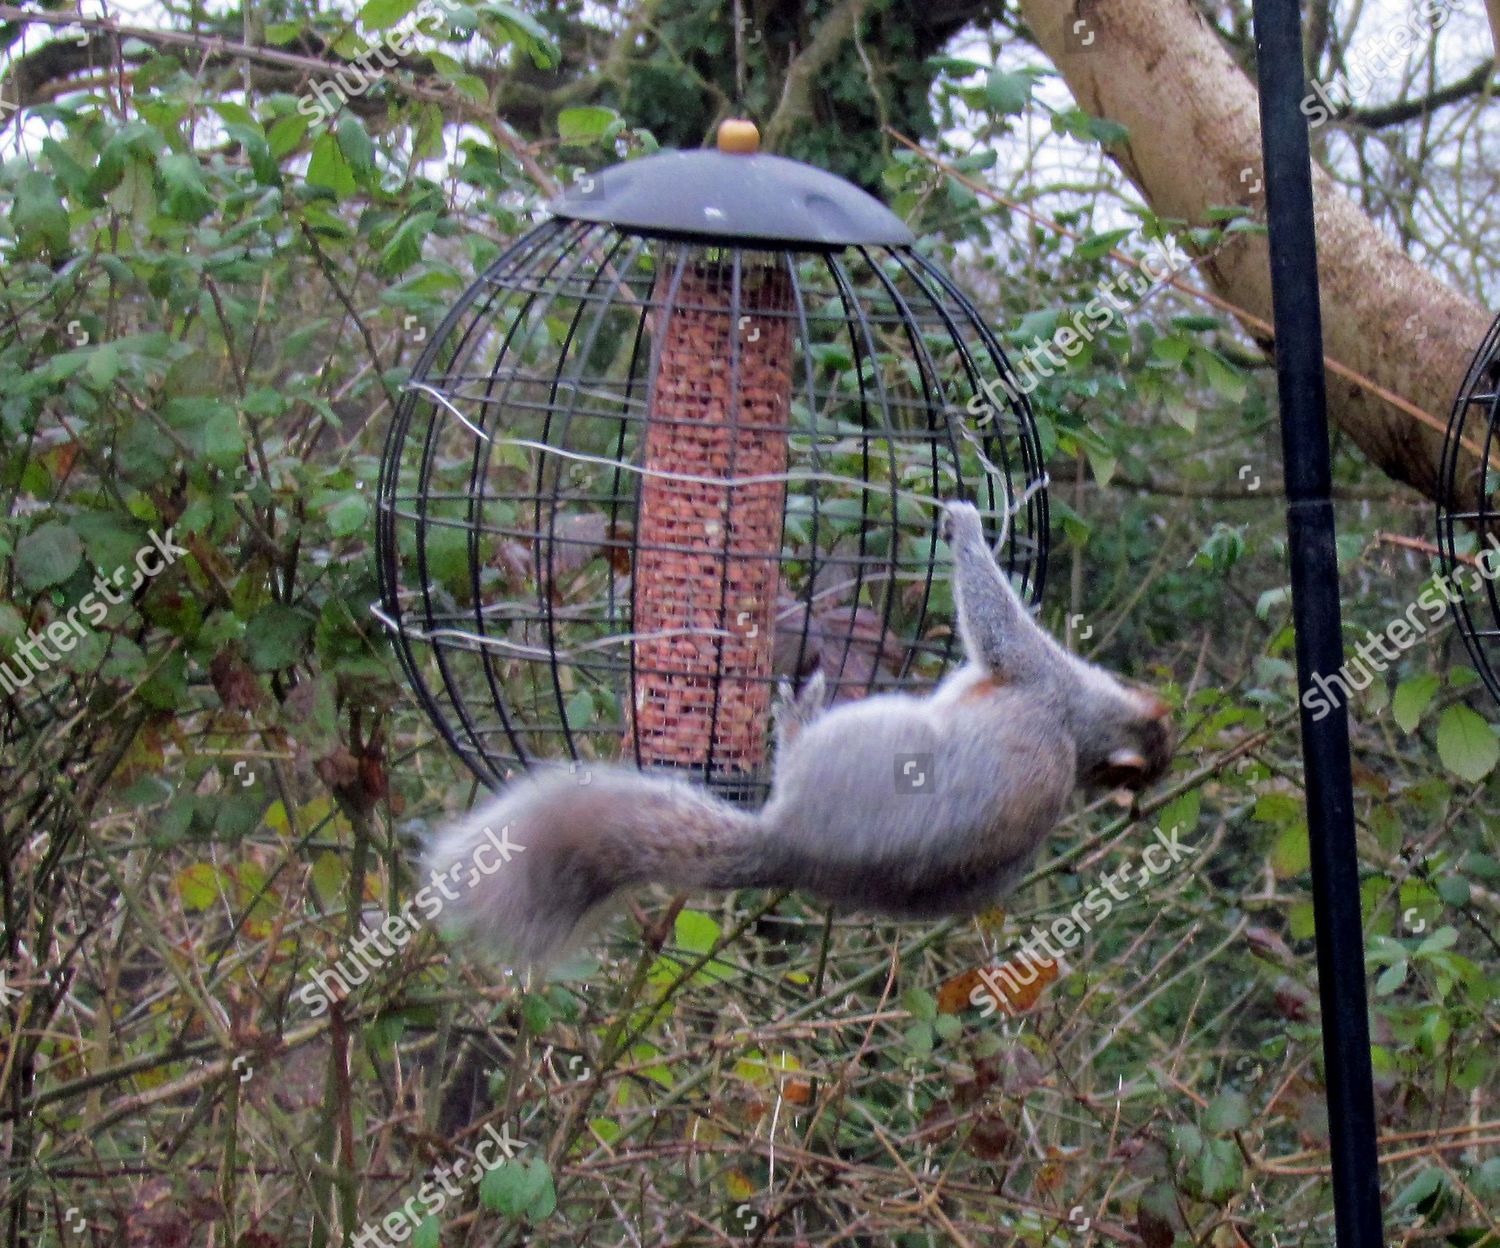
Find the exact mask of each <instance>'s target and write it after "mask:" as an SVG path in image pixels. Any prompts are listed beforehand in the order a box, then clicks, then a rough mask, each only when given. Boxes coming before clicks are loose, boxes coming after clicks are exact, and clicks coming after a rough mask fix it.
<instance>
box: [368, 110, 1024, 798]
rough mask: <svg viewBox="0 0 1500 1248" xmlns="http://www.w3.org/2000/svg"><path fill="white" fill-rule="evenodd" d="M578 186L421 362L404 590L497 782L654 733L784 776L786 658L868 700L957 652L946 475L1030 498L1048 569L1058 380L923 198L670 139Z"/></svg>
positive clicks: (390, 617)
mask: <svg viewBox="0 0 1500 1248" xmlns="http://www.w3.org/2000/svg"><path fill="white" fill-rule="evenodd" d="M740 124H741V125H743V124H744V123H740ZM720 147H721V149H726V143H725V138H724V131H721V138H720ZM550 210H551V216H550V219H548V220H547V221H545V222H544V223H543V224H541V225H539V226H537V227H536V228H535V229H533V230H531V231H530V232H529V233H527V234H526V235H524V236H523V237H522V238H520V239H519V240H518V241H516V242H515V243H514V244H513V245H512V246H511V247H509V248H508V249H507V250H506V251H505V252H504V253H503V254H502V255H501V256H500V258H499V259H497V260H496V261H495V262H494V263H493V264H492V265H491V266H490V267H489V269H488V270H487V271H486V272H485V273H484V274H483V275H482V276H481V277H480V278H479V279H478V280H477V281H476V282H475V283H474V284H473V285H472V286H471V287H470V288H469V289H468V290H467V291H466V292H465V293H464V295H463V296H462V297H461V298H460V299H459V301H458V303H457V305H456V306H455V307H454V308H453V310H452V311H451V312H450V313H449V314H448V316H447V318H446V319H445V320H444V322H443V323H442V325H441V327H440V328H439V330H438V332H437V333H436V334H435V335H434V337H433V339H432V341H431V342H430V343H429V344H428V346H427V348H426V350H425V352H424V353H423V355H422V356H421V358H420V359H419V361H418V363H417V365H416V367H415V369H414V372H413V374H412V377H411V378H410V381H409V383H408V386H407V389H406V392H405V394H404V395H403V398H402V401H401V403H400V406H399V408H398V410H397V413H396V416H395V420H394V423H393V425H392V428H391V430H390V434H389V437H388V440H387V443H386V447H385V456H384V461H383V465H382V472H381V480H380V486H379V498H378V510H377V559H378V564H379V575H380V593H381V597H380V602H379V603H378V605H377V606H376V607H375V610H376V613H377V614H378V615H379V616H380V618H381V619H382V620H383V622H384V623H385V625H386V626H387V627H388V628H389V630H390V631H391V633H392V635H393V637H394V639H395V643H396V648H397V651H398V653H399V654H400V657H401V662H402V664H403V666H404V668H405V672H406V675H407V677H408V678H409V680H410V682H411V684H412V687H413V689H414V690H415V691H416V693H417V695H418V697H419V698H420V700H421V702H422V704H423V706H424V707H425V709H426V711H427V712H428V714H429V715H430V716H431V719H432V721H433V723H434V724H435V725H436V726H437V728H438V729H439V731H440V732H441V733H442V735H443V736H444V738H446V740H447V741H448V742H449V744H450V745H451V746H452V747H453V748H454V749H455V750H456V751H457V752H458V754H459V755H460V757H462V759H463V760H464V762H465V763H466V764H468V766H469V767H470V768H471V769H472V770H473V771H474V773H475V774H476V775H477V776H478V777H479V779H480V780H481V781H483V782H484V783H485V784H487V785H489V786H491V787H495V786H497V785H499V784H500V783H502V782H503V781H505V780H506V779H507V778H509V777H510V776H511V775H512V774H514V772H515V771H516V770H517V769H518V768H522V767H526V766H529V765H531V764H532V763H533V762H536V761H539V760H566V759H573V760H580V761H585V760H590V759H622V760H626V761H631V762H634V763H635V764H637V765H639V766H642V767H671V768H676V769H680V770H683V771H685V772H687V773H689V774H691V775H692V776H693V777H694V778H696V779H699V780H701V781H702V782H704V783H706V784H708V785H710V786H711V787H713V788H715V789H716V790H718V791H719V792H721V794H723V795H725V796H728V797H730V798H732V799H734V800H740V801H745V802H754V801H758V800H760V799H762V798H763V797H764V796H765V793H766V790H767V787H768V786H767V780H768V772H767V763H768V757H767V755H768V752H769V738H770V734H769V723H770V719H771V711H772V701H773V694H774V686H775V685H776V684H777V682H779V681H783V680H785V681H788V682H790V683H791V684H792V685H794V686H800V684H801V683H802V682H803V681H805V680H806V679H808V678H810V677H811V676H812V675H813V674H814V673H815V672H822V673H824V675H825V677H826V679H827V682H828V685H829V689H830V696H831V697H832V698H833V699H847V698H855V697H862V696H865V695H867V694H869V693H873V692H877V691H887V690H895V689H904V688H913V687H917V686H921V685H925V684H927V683H928V682H930V681H932V680H933V679H935V678H936V677H937V676H938V675H940V674H941V672H942V671H943V669H944V668H945V667H946V666H947V665H948V664H949V663H950V662H951V661H952V659H953V658H954V657H955V655H956V654H957V650H958V644H957V639H956V637H955V636H954V633H953V630H952V628H951V617H950V608H951V599H950V597H949V592H948V585H947V579H946V573H945V572H944V571H943V570H942V569H941V568H940V565H939V564H938V561H937V557H938V544H939V529H938V516H939V510H938V507H937V503H938V501H939V500H941V499H948V498H954V497H966V498H970V499H974V500H975V501H977V502H978V503H979V505H980V506H981V508H982V509H985V510H988V511H989V512H991V513H992V515H993V516H994V517H995V523H997V524H998V517H999V516H1000V514H1001V513H1002V512H1003V510H1004V509H1005V508H1006V506H1007V503H1008V501H1009V499H1010V498H1022V497H1023V496H1025V498H1026V501H1025V502H1024V504H1023V505H1022V506H1021V508H1020V509H1019V511H1018V513H1017V515H1016V517H1015V519H1014V521H1013V523H1012V524H1011V526H1010V531H1009V537H1008V541H1007V545H1006V548H1005V550H1004V551H1003V552H1002V558H1003V561H1004V563H1005V566H1006V567H1007V568H1008V570H1009V571H1010V572H1011V573H1012V574H1013V575H1014V576H1015V577H1017V578H1019V581H1020V583H1021V585H1022V588H1023V590H1024V592H1026V593H1028V594H1030V595H1031V596H1032V597H1033V598H1035V597H1037V596H1039V595H1040V592H1041V587H1042V580H1043V575H1044V570H1045V564H1046V536H1047V500H1046V494H1045V490H1044V489H1043V488H1039V487H1040V486H1041V484H1042V483H1041V481H1040V478H1041V474H1042V457H1041V446H1040V444H1039V440H1038V435H1037V429H1036V426H1035V423H1034V421H1033V418H1032V414H1031V411H1030V408H1029V406H1028V404H1027V401H1026V399H1025V396H1024V395H1023V394H1022V393H1021V392H1020V390H1019V387H1018V386H1017V385H1016V382H1015V378H1014V375H1013V373H1012V371H1011V369H1010V366H1009V364H1008V362H1007V360H1006V356H1005V353H1004V351H1003V350H1002V348H1001V345H1000V342H999V340H998V339H997V338H996V336H995V335H994V334H993V333H992V332H991V330H990V329H989V328H988V326H987V325H986V324H985V322H984V320H983V318H982V317H981V316H980V314H979V313H978V311H977V310H976V309H975V307H974V305H973V304H972V303H971V302H970V301H969V299H968V298H967V297H966V296H965V295H964V294H963V292H962V291H960V290H959V288H958V287H957V286H956V285H955V284H954V283H953V281H952V280H951V279H950V278H949V277H948V276H947V275H946V274H945V273H944V271H943V270H942V269H941V268H940V267H939V266H938V265H936V264H935V263H934V262H933V261H932V260H931V259H930V258H929V257H928V256H927V255H925V254H924V252H923V250H922V248H921V247H920V246H919V245H918V244H917V243H916V241H915V240H914V238H913V237H912V235H911V233H910V231H909V230H908V229H907V227H906V226H905V225H904V224H903V223H902V222H901V221H900V220H899V218H897V217H895V216H894V215H893V214H892V213H890V212H889V211H888V210H887V209H885V208H884V207H883V206H882V205H880V204H879V203H878V202H877V201H876V200H874V199H873V198H871V197H870V196H868V195H866V194H865V193H864V192H863V191H861V190H859V189H858V188H856V187H853V186H851V185H850V184H848V183H846V182H843V181H842V180H840V179H838V178H835V177H833V176H832V175H830V174H827V173H824V172H822V171H819V170H817V169H814V168H812V167H811V166H807V165H803V164H800V163H797V162H794V161H789V160H784V159H781V158H779V157H775V156H768V155H757V154H747V153H744V152H735V151H734V150H733V144H732V143H731V144H729V145H728V147H727V149H726V150H720V151H701V152H672V153H663V154H661V155H658V156H652V157H647V158H644V159H641V160H637V161H632V162H628V163H626V164H624V165H619V166H615V167H613V168H611V169H606V170H604V171H603V172H601V173H597V174H594V175H592V176H591V177H588V178H585V179H583V180H582V181H581V182H580V183H579V184H578V186H576V187H575V188H574V189H573V190H572V191H570V192H569V193H568V194H566V195H564V196H562V197H561V198H559V199H558V200H556V201H554V203H553V204H552V205H550ZM1028 489H1030V491H1031V492H1030V494H1029V496H1027V495H1026V492H1027V490H1028Z"/></svg>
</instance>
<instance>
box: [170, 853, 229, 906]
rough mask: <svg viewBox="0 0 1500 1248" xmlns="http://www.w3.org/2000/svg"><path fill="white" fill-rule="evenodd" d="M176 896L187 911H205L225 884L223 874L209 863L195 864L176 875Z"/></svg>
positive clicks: (216, 898)
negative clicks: (180, 899)
mask: <svg viewBox="0 0 1500 1248" xmlns="http://www.w3.org/2000/svg"><path fill="white" fill-rule="evenodd" d="M175 882H176V885H177V895H178V896H179V897H181V898H182V904H183V905H184V906H186V907H187V908H188V909H189V910H207V909H208V908H209V906H211V905H213V904H214V902H215V901H217V900H218V898H219V891H220V889H221V888H222V887H223V885H224V884H225V883H226V880H225V877H224V873H223V872H222V871H220V870H219V868H218V867H216V866H214V864H213V863H211V862H195V863H194V864H193V865H192V866H190V867H184V868H183V869H182V870H181V871H179V872H178V873H177V879H176V881H175Z"/></svg>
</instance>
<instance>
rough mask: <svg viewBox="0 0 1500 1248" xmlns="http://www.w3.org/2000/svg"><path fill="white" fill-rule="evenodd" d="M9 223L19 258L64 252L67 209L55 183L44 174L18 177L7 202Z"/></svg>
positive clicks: (67, 231)
mask: <svg viewBox="0 0 1500 1248" xmlns="http://www.w3.org/2000/svg"><path fill="white" fill-rule="evenodd" d="M10 220H11V224H12V225H13V226H14V227H15V230H16V238H17V239H18V240H19V242H20V251H21V254H22V255H26V256H35V255H38V254H39V253H41V252H47V253H48V254H52V255H55V254H57V253H59V252H63V251H66V250H67V249H68V238H69V230H68V210H67V209H66V208H64V207H63V202H62V197H61V196H59V195H58V193H57V185H56V183H54V182H53V180H52V179H51V178H49V177H48V176H47V175H46V174H45V173H40V172H38V171H37V170H32V171H31V172H30V173H26V174H23V175H22V176H21V179H20V181H18V182H17V183H16V190H15V199H14V200H13V201H12V202H11V206H10Z"/></svg>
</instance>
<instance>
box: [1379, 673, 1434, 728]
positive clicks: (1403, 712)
mask: <svg viewBox="0 0 1500 1248" xmlns="http://www.w3.org/2000/svg"><path fill="white" fill-rule="evenodd" d="M1441 683H1442V682H1441V681H1439V680H1438V678H1437V677H1436V676H1413V677H1412V678H1411V679H1410V680H1403V681H1402V682H1401V683H1400V684H1399V685H1397V686H1396V695H1395V697H1393V698H1392V699H1391V712H1392V713H1393V714H1394V715H1395V717H1396V723H1397V724H1399V725H1400V727H1401V731H1402V732H1415V731H1416V728H1417V724H1418V723H1419V722H1420V721H1421V718H1422V712H1423V711H1425V710H1426V709H1427V707H1428V704H1429V703H1431V701H1432V699H1433V697H1434V695H1435V694H1436V693H1437V691H1438V687H1439V686H1440V685H1441Z"/></svg>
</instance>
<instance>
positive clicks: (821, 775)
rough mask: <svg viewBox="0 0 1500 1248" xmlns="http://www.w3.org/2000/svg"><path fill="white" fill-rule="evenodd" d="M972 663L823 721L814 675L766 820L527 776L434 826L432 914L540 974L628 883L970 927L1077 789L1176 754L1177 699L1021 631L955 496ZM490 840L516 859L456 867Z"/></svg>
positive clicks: (949, 513) (1019, 606) (781, 718)
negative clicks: (437, 888)
mask: <svg viewBox="0 0 1500 1248" xmlns="http://www.w3.org/2000/svg"><path fill="white" fill-rule="evenodd" d="M946 522H947V526H948V538H949V542H950V545H951V547H952V550H953V557H954V586H955V591H956V594H955V596H956V598H957V607H958V624H959V633H960V636H961V637H962V639H963V643H964V650H965V653H966V656H967V659H968V661H967V663H965V665H964V666H963V667H961V668H959V669H957V670H956V671H954V672H952V673H951V674H950V675H949V676H947V677H946V678H945V679H944V680H943V681H942V682H941V683H940V684H939V685H938V686H937V688H936V689H935V690H934V691H933V692H932V693H931V695H929V696H927V697H920V698H919V697H911V696H908V695H906V694H897V693H893V694H883V695H879V696H876V697H871V698H867V699H865V700H863V701H859V702H850V703H845V704H842V705H840V706H838V707H836V708H833V709H829V710H824V709H823V681H822V678H821V676H819V677H816V678H814V680H813V681H811V682H809V684H808V686H807V687H806V688H805V689H804V690H803V691H802V693H801V694H800V695H799V696H798V697H796V698H795V699H791V698H789V697H787V696H786V694H785V691H784V692H783V699H782V701H781V703H780V704H779V705H778V707H777V712H776V719H777V722H776V736H777V745H776V757H775V771H774V775H773V778H772V784H771V794H770V797H769V799H768V800H767V802H766V804H765V806H764V807H763V808H762V809H761V810H760V811H759V812H758V813H751V812H747V811H743V810H739V809H736V808H735V807H733V806H730V805H728V804H727V803H725V802H722V801H720V800H718V799H716V798H714V797H712V796H710V795H709V794H707V793H705V792H704V791H703V790H701V789H699V788H696V787H694V786H692V785H690V784H688V783H685V782H683V781H681V780H676V779H670V778H667V777H664V776H659V775H653V774H647V773H642V772H640V771H637V770H635V769H632V768H627V767H621V766H611V765H605V764H579V765H575V766H574V767H573V768H571V769H569V770H562V769H555V770H546V771H541V772H537V773H534V774H531V775H529V776H527V777H525V778H523V779H521V780H518V781H516V782H515V783H513V784H511V785H509V786H507V788H506V789H505V791H504V792H503V793H501V794H500V795H499V796H498V797H496V798H494V799H493V800H491V801H490V802H489V803H487V804H486V805H484V806H482V807H480V808H478V809H476V810H475V811H473V812H472V813H471V814H470V815H469V816H468V817H467V818H466V819H465V820H463V821H462V822H460V823H459V824H457V825H456V826H454V827H452V828H450V829H448V830H447V831H446V832H444V833H442V834H441V835H440V836H439V837H438V838H437V839H436V841H435V842H434V843H433V845H432V847H431V849H430V850H429V853H428V862H427V866H428V868H429V870H431V871H432V872H434V873H435V874H437V875H448V874H450V873H452V874H453V875H454V876H455V877H456V876H458V875H461V874H462V875H465V876H466V878H467V879H468V881H469V883H468V886H467V887H466V888H464V889H463V890H462V891H461V892H460V893H459V895H458V896H457V897H456V899H454V900H453V901H451V902H450V903H449V906H448V909H447V911H446V912H445V914H444V916H443V919H444V921H445V922H447V921H449V920H454V921H456V924H457V925H458V926H459V927H461V928H463V929H466V930H468V931H469V932H470V933H471V934H473V935H475V936H478V937H481V938H482V939H484V940H486V941H487V942H488V943H489V944H490V945H491V946H492V947H493V948H494V949H495V951H496V952H497V953H499V954H500V955H501V956H502V957H504V958H506V959H507V960H510V961H512V962H514V963H517V964H523V965H524V964H536V963H546V962H548V961H551V960H552V959H554V958H555V957H556V956H557V955H558V954H559V953H560V952H562V951H563V950H564V949H565V948H566V947H567V946H568V945H569V944H570V943H571V942H572V941H573V940H574V939H575V938H576V937H577V935H578V933H579V931H580V930H581V929H582V927H583V926H584V920H585V918H586V917H587V916H588V915H589V914H590V913H591V912H593V911H595V910H597V909H598V908H599V907H600V906H601V905H603V904H604V903H606V902H607V901H609V900H610V899H611V898H612V897H614V896H615V895H616V894H617V893H619V892H620V891H621V890H622V889H625V888H628V887H632V886H636V885H644V884H651V883H655V884H665V885H667V886H668V887H671V888H679V889H698V888H717V889H733V888H751V887H754V888H785V887H791V888H798V889H802V890H803V891H805V892H808V893H811V894H812V895H813V896H815V897H818V898H820V899H822V900H824V901H827V902H831V903H834V904H836V905H840V906H849V907H857V908H860V909H866V910H871V911H877V912H880V913H884V914H889V915H894V916H897V917H901V918H928V917H932V916H936V915H944V914H964V913H972V912H975V911H978V910H981V909H984V908H985V907H987V906H989V905H992V904H993V903H994V902H995V901H996V900H997V899H999V898H1000V897H1002V896H1004V895H1005V894H1006V893H1007V892H1008V891H1009V890H1010V889H1011V888H1013V887H1014V886H1015V884H1016V882H1017V881H1018V880H1019V879H1020V878H1021V876H1022V874H1023V873H1024V872H1025V871H1026V869H1027V867H1028V865H1029V864H1030V862H1031V860H1032V858H1033V857H1034V855H1035V853H1036V851H1037V849H1038V847H1039V846H1040V845H1041V843H1042V842H1043V841H1044V840H1045V839H1046V837H1047V834H1048V833H1049V832H1050V831H1051V830H1052V828H1053V827H1054V826H1055V825H1056V823H1057V821H1058V819H1059V818H1060V817H1061V816H1062V814H1063V811H1064V808H1065V806H1066V804H1067V802H1068V799H1069V797H1070V796H1071V795H1072V793H1073V790H1074V789H1075V788H1076V787H1080V786H1081V787H1086V788H1105V789H1112V788H1122V787H1123V788H1132V789H1139V788H1143V787H1145V786H1146V785H1147V784H1150V783H1151V782H1152V781H1153V780H1155V779H1156V778H1157V777H1159V776H1160V775H1161V774H1162V773H1163V772H1164V771H1165V770H1166V768H1167V766H1168V765H1169V763H1170V761H1171V754H1172V734H1171V731H1170V728H1169V726H1168V724H1167V720H1166V716H1167V711H1168V709H1169V708H1168V706H1167V704H1166V703H1165V702H1163V701H1162V700H1161V699H1160V698H1158V697H1157V696H1156V695H1155V694H1152V693H1148V692H1146V691H1144V690H1140V689H1134V688H1130V687H1127V686H1125V685H1122V684H1121V683H1120V682H1119V681H1117V680H1116V679H1115V678H1114V677H1113V676H1111V675H1109V674H1108V673H1107V672H1105V671H1103V670H1102V669H1101V668H1098V667H1095V666H1094V665H1093V664H1091V663H1087V662H1085V661H1084V660H1082V659H1080V658H1078V657H1076V656H1075V655H1072V654H1069V653H1068V652H1067V651H1066V650H1064V649H1063V648H1062V647H1061V646H1059V645H1058V644H1057V643H1056V642H1055V641H1054V640H1053V639H1052V638H1051V637H1050V636H1048V635H1047V633H1046V632H1045V631H1043V630H1042V629H1041V628H1040V627H1039V626H1038V625H1037V624H1036V623H1035V622H1034V621H1033V620H1032V618H1031V616H1030V614H1029V613H1028V612H1027V610H1026V607H1025V605H1024V604H1023V603H1022V602H1021V600H1020V598H1019V597H1018V596H1017V595H1016V593H1015V591H1014V590H1013V589H1012V588H1011V586H1010V583H1009V581H1008V580H1007V579H1006V577H1005V575H1004V573H1003V572H1002V571H1001V570H1000V568H999V567H998V566H997V564H996V563H995V560H994V556H993V554H992V553H991V551H990V548H989V546H988V544H987V543H986V542H985V539H984V531H983V528H982V525H981V523H980V518H979V513H978V512H977V511H976V510H975V509H974V508H973V507H972V506H970V505H969V504H967V503H949V504H948V506H947V509H946ZM497 835H500V836H503V837H504V838H505V840H506V841H508V842H509V844H510V845H511V846H512V847H513V851H514V852H512V853H510V854H509V855H508V856H507V859H506V861H504V862H503V863H501V864H499V865H498V866H496V867H494V868H493V869H492V870H490V871H489V873H488V874H479V873H476V872H475V871H473V870H468V871H467V872H463V871H462V870H461V868H462V864H464V863H465V862H466V861H468V860H469V859H471V858H473V857H474V856H475V854H476V851H477V850H478V849H479V848H480V846H481V845H482V843H483V842H484V841H485V840H486V839H488V840H489V841H490V842H491V843H492V844H493V842H494V840H495V837H496V836H497Z"/></svg>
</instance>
